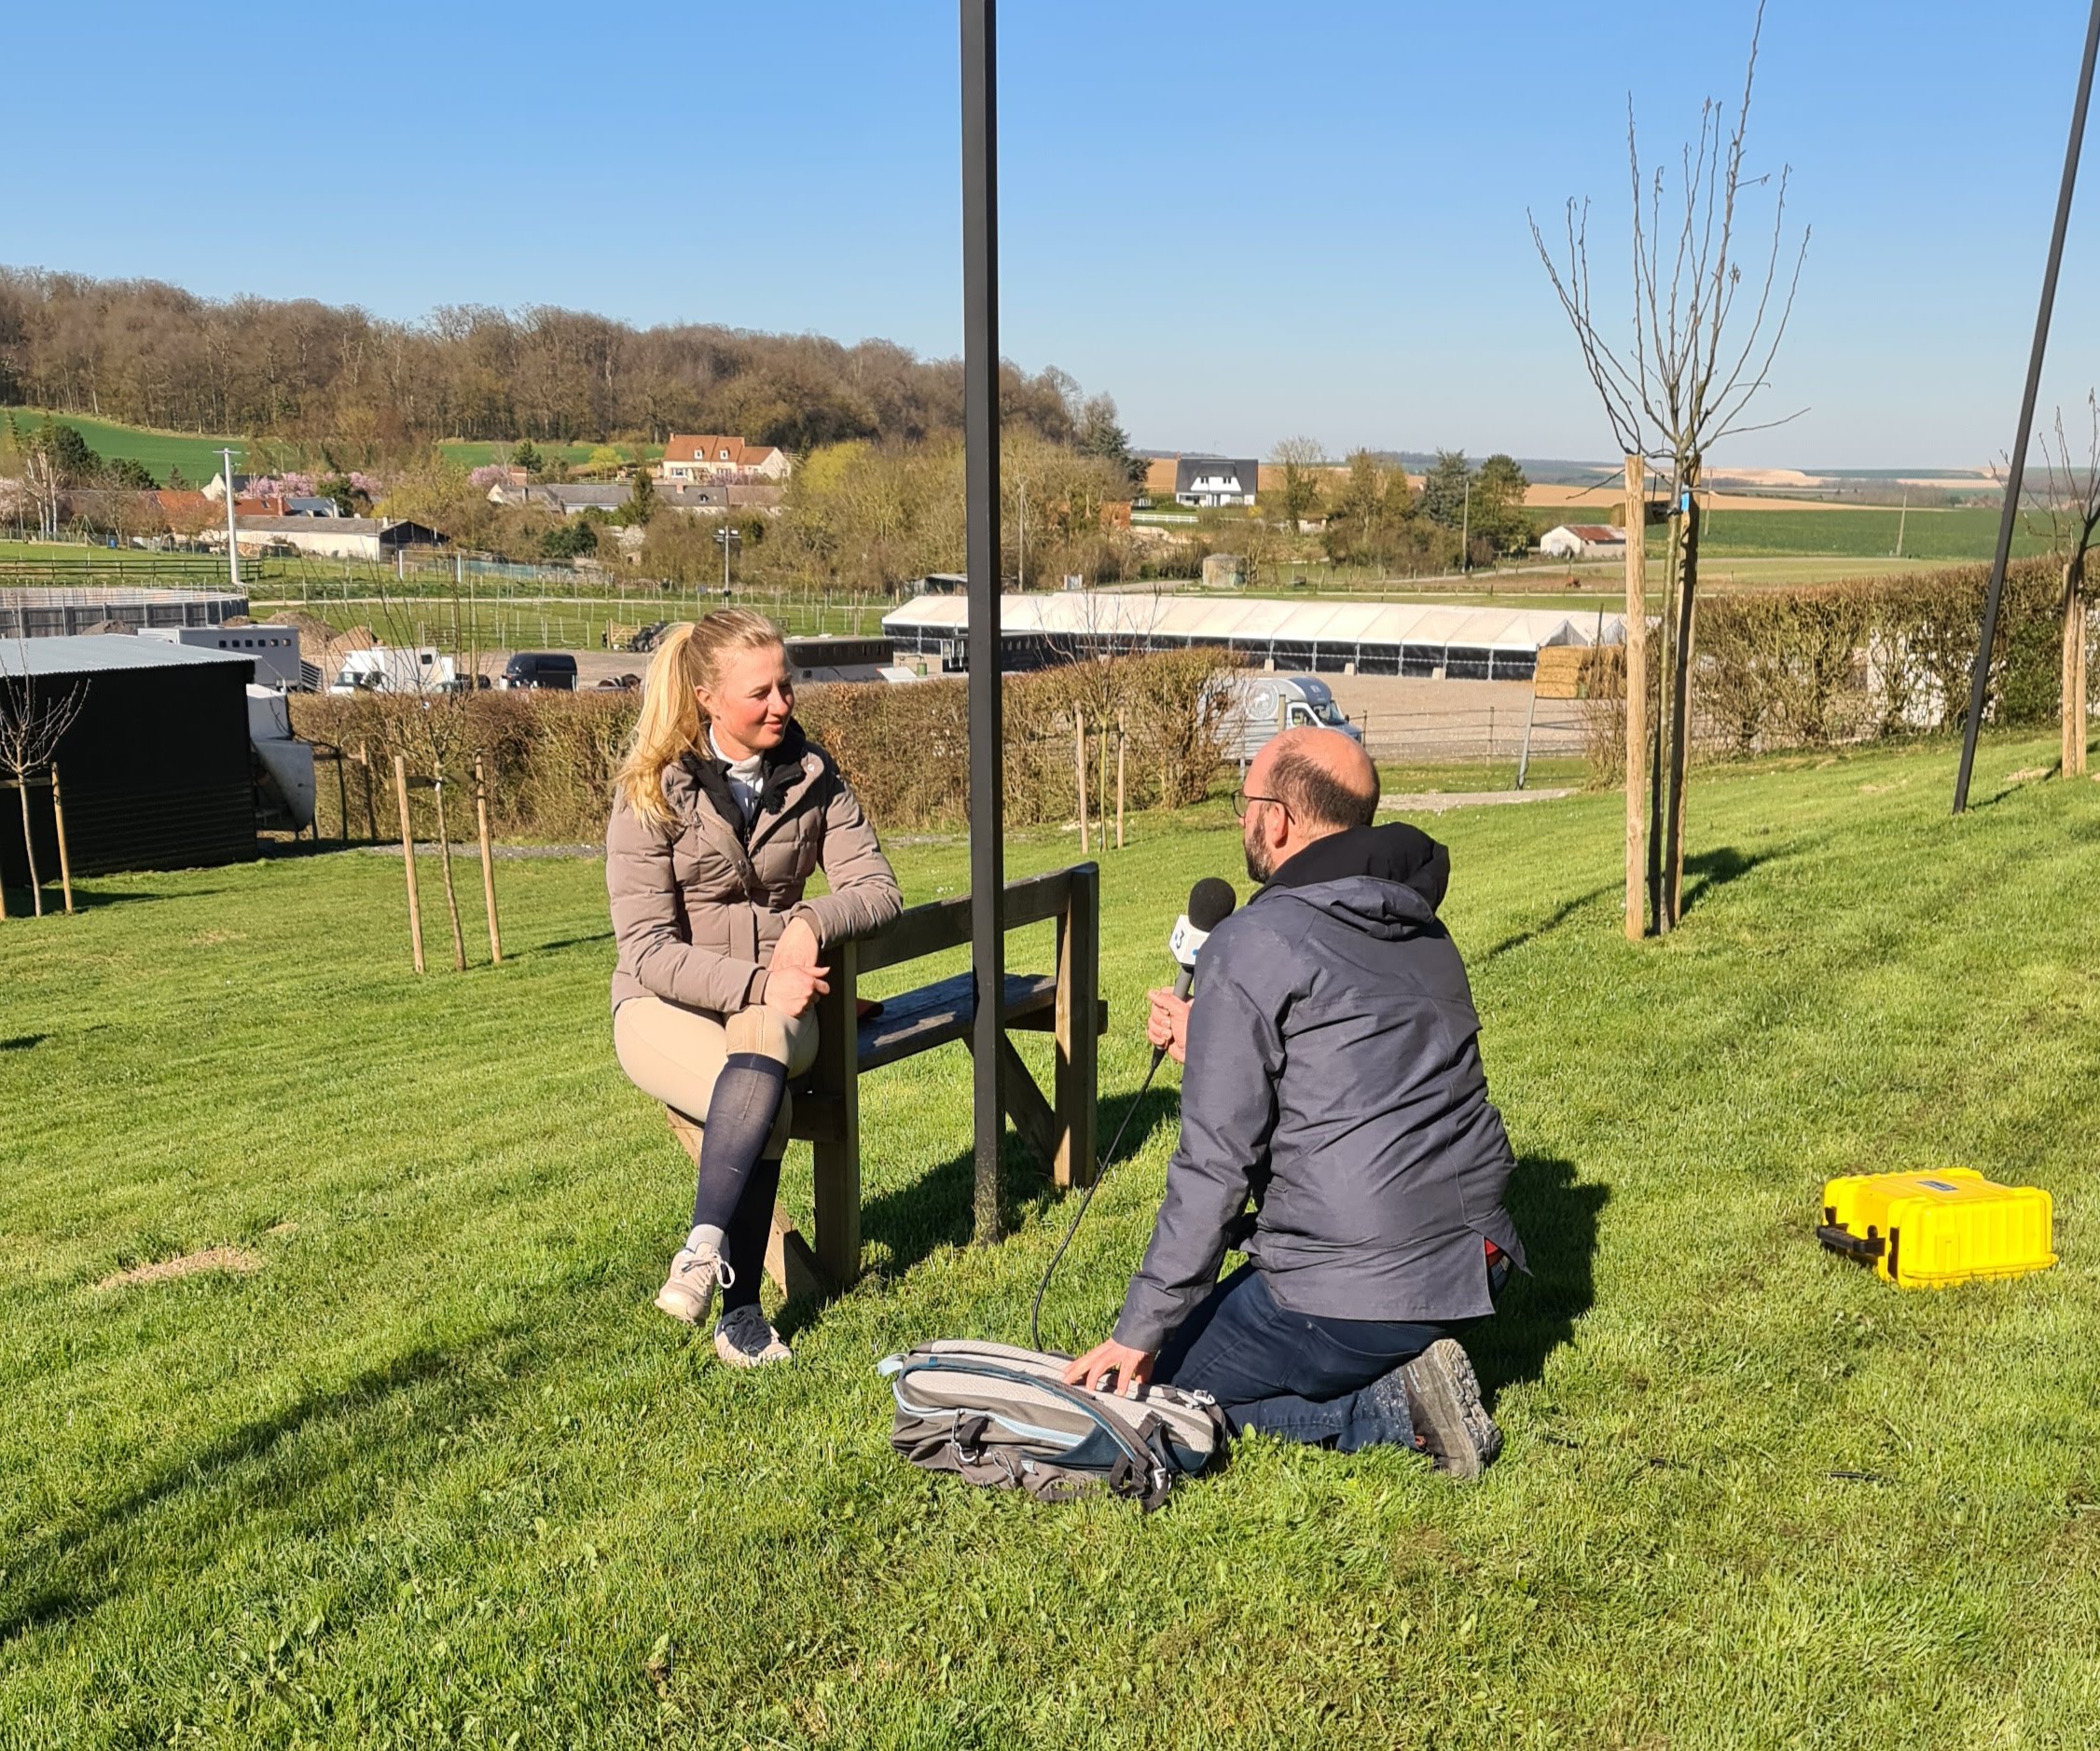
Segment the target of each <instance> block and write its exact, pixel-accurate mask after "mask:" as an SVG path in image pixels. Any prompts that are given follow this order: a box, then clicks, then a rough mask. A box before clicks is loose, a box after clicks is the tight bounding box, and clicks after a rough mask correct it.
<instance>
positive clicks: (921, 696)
mask: <svg viewBox="0 0 2100 1751" xmlns="http://www.w3.org/2000/svg"><path fill="white" fill-rule="evenodd" d="M1223 667H1224V666H1223V664H1222V662H1221V661H1220V659H1219V656H1218V655H1217V654H1216V653H1213V652H1206V651H1192V652H1168V653H1163V654H1159V655H1149V656H1130V657H1121V658H1118V659H1116V660H1114V661H1112V662H1085V663H1075V664H1072V665H1070V666H1069V667H1065V668H1059V669H1044V670H1042V671H1040V672H1038V673H1036V674H1031V675H1012V676H1008V677H1007V678H1006V682H1005V686H1004V698H1005V744H1006V761H1005V778H1006V810H1005V813H1006V820H1007V822H1008V824H1009V825H1012V826H1032V825H1038V824H1041V823H1043V822H1046V821H1060V820H1070V819H1071V817H1072V815H1073V813H1074V811H1075V809H1076V807H1077V797H1076V794H1075V788H1076V779H1075V776H1074V764H1075V761H1074V756H1075V747H1074V735H1073V723H1072V714H1073V711H1074V710H1075V709H1078V710H1085V713H1086V718H1087V724H1088V734H1089V738H1090V755H1089V761H1088V765H1089V768H1090V771H1089V780H1088V781H1089V785H1090V786H1094V785H1096V783H1097V780H1096V779H1095V777H1094V774H1093V770H1092V768H1093V767H1094V765H1095V762H1096V761H1097V760H1098V751H1095V750H1094V749H1093V747H1092V745H1091V738H1093V737H1094V736H1095V735H1097V734H1098V732H1099V731H1100V729H1101V728H1102V727H1103V726H1104V725H1107V726H1109V727H1111V728H1112V727H1113V726H1114V725H1115V724H1116V721H1117V714H1118V713H1119V712H1120V713H1121V714H1122V718H1123V722H1124V724H1126V727H1127V734H1128V742H1127V746H1126V751H1125V753H1126V785H1127V795H1128V801H1129V806H1130V807H1133V808H1147V807H1158V806H1160V805H1162V804H1166V805H1176V804H1181V803H1187V802H1195V801H1200V800H1201V799H1202V797H1203V796H1204V794H1205V793H1206V792H1207V791H1208V789H1209V784H1210V780H1211V778H1212V776H1213V775H1214V774H1215V773H1216V771H1217V769H1218V767H1219V764H1220V757H1221V756H1220V746H1219V736H1218V718H1219V713H1220V710H1221V700H1220V696H1219V691H1218V689H1216V688H1215V687H1213V686H1212V685H1211V684H1210V683H1211V682H1212V681H1213V680H1214V678H1216V677H1217V676H1218V675H1220V674H1222V673H1223ZM637 704H638V699H637V697H636V696H633V695H629V694H613V693H607V694H594V693H581V694H559V693H532V694H527V693H482V694H468V695H460V696H448V697H444V698H439V699H433V700H430V701H428V702H426V701H424V700H422V699H420V698H415V697H398V696H380V695H357V696H334V695H326V694H323V695H303V694H301V695H294V696H293V700H292V713H293V724H294V727H295V729H296V730H297V733H298V734H299V735H300V736H303V737H305V738H308V739H310V740H312V741H316V742H320V743H323V744H325V745H327V746H330V747H340V748H343V749H345V750H346V751H349V752H350V753H351V754H352V756H354V755H356V754H357V753H358V751H360V750H363V751H365V752H366V756H367V759H368V762H369V764H368V765H359V764H357V762H356V761H355V760H354V759H352V762H351V763H350V764H349V765H346V766H345V767H344V780H345V781H344V783H343V785H342V786H341V787H340V793H338V784H337V780H336V773H335V770H334V767H333V765H331V764H330V763H329V762H327V761H326V760H324V761H323V763H322V764H321V766H320V770H319V781H318V785H317V789H318V791H319V793H320V794H319V799H318V800H319V809H320V817H321V821H320V830H321V833H322V835H323V836H324V837H333V836H336V835H337V834H339V832H340V830H341V826H342V817H343V814H344V812H345V807H346V806H347V812H348V815H349V820H350V829H351V834H352V836H353V837H356V836H362V835H363V834H366V832H367V831H368V830H370V831H375V832H376V833H377V834H378V836H379V837H380V838H386V837H389V836H391V835H393V834H396V833H397V832H398V831H399V829H398V824H397V821H398V817H397V814H396V811H395V804H394V755H395V754H396V753H401V754H404V755H406V756H407V758H408V763H409V767H410V770H411V771H414V772H416V773H418V774H423V773H424V769H425V767H427V765H428V764H429V752H430V738H428V736H427V735H423V734H421V733H419V732H420V729H421V725H420V724H419V723H418V718H419V716H420V715H421V714H422V713H425V712H426V711H437V712H444V713H447V714H449V715H450V727H451V728H452V729H453V731H454V737H453V740H454V741H455V744H456V747H455V751H454V753H453V754H452V756H451V757H450V758H449V763H448V773H449V778H450V779H451V781H452V783H453V787H454V788H453V790H452V792H451V796H450V800H449V803H448V807H449V809H450V810H451V824H452V827H453V830H454V832H455V834H464V833H466V832H468V831H470V830H471V827H472V820H473V817H472V793H471V788H470V787H471V784H472V779H473V769H474V760H475V757H476V755H477V754H478V755H480V756H481V758H482V759H483V761H484V763H485V765H486V767H487V769H488V771H489V773H490V828H491V830H492V831H493V832H494V833H495V834H497V835H498V836H499V837H503V838H506V839H525V840H532V841H535V842H540V843H549V844H592V843H596V842H598V841H599V840H601V839H602V838H603V836H604V832H605V818H606V814H607V812H608V810H609V808H610V807H611V799H612V785H613V775H614V774H615V772H616V771H617V770H618V767H619V763H620V755H621V751H622V749H623V748H624V747H625V745H626V742H627V738H628V734H629V730H630V729H631V728H632V727H633V724H634V714H635V710H636V707H637ZM795 709H796V715H797V716H798V717H799V718H800V719H801V721H802V724H803V726H804V727H805V728H806V729H807V730H808V733H809V734H810V735H811V736H812V737H813V738H816V740H817V741H819V742H820V743H822V745H823V747H824V748H826V749H827V750H828V751H830V753H831V755H832V757H833V758H834V759H836V761H837V762H838V765H839V768H840V770H841V771H843V772H844V773H845V774H846V777H847V779H848V780H849V781H850V783H851V784H852V786H853V788H854V789H855V790H856V791H857V792H858V793H860V796H861V800H862V802H863V806H864V807H866V809H867V811H868V814H869V816H870V818H871V819H872V820H875V822H876V823H877V827H878V828H881V829H883V830H886V831H887V830H891V829H898V828H921V827H933V826H946V825H954V824H959V823H960V822H961V821H963V820H966V819H967V818H968V814H969V800H970V756H969V748H970V741H969V723H968V715H969V713H968V690H967V686H966V683H965V682H962V681H960V680H957V681H928V682H915V683H912V684H910V685H904V686H886V685H880V684H875V683H868V684H845V683H839V684H834V685H829V686H814V687H808V688H805V689H804V690H803V692H802V694H801V695H800V696H799V698H798V699H797V701H796V708H795ZM1114 758H1115V751H1114V745H1113V743H1112V744H1111V747H1110V754H1109V761H1110V785H1111V787H1112V786H1113V783H1114ZM367 781H368V785H369V796H370V798H371V807H370V814H369V817H368V816H367ZM1102 801H1103V798H1102V797H1101V795H1100V794H1099V793H1098V789H1096V790H1095V791H1094V792H1093V797H1092V807H1097V808H1098V807H1100V806H1101V804H1102ZM1108 801H1109V806H1110V807H1112V806H1113V790H1112V788H1111V790H1110V792H1109V797H1108ZM410 808H411V814H412V818H413V824H414V828H415V831H416V832H417V833H419V834H424V833H427V832H430V831H432V830H433V826H434V821H435V815H434V812H433V811H432V809H431V807H430V803H429V793H428V792H427V790H418V791H415V792H413V793H411V800H410Z"/></svg>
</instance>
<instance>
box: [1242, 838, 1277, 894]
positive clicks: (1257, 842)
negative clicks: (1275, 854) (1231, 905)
mask: <svg viewBox="0 0 2100 1751" xmlns="http://www.w3.org/2000/svg"><path fill="white" fill-rule="evenodd" d="M1239 848H1240V849H1241V850H1242V851H1244V852H1246V853H1247V874H1248V877H1249V879H1250V880H1253V881H1258V882H1265V881H1267V880H1268V878H1269V877H1270V876H1271V875H1275V874H1276V864H1275V863H1274V862H1272V861H1271V860H1270V858H1269V848H1268V843H1267V841H1265V840H1264V839H1261V838H1258V837H1256V836H1255V834H1254V833H1253V832H1252V831H1251V830H1247V831H1243V832H1242V833H1241V834H1240V835H1239Z"/></svg>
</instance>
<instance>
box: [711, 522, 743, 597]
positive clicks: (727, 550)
mask: <svg viewBox="0 0 2100 1751" xmlns="http://www.w3.org/2000/svg"><path fill="white" fill-rule="evenodd" d="M743 538H744V531H742V530H740V529H734V528H732V527H731V526H730V525H729V524H727V523H725V524H723V525H722V527H721V528H720V529H718V530H716V531H714V545H716V546H717V547H720V548H721V549H722V600H724V601H727V600H729V556H730V554H731V553H733V552H734V551H735V550H736V548H737V547H738V546H739V545H740V544H741V543H742V541H743Z"/></svg>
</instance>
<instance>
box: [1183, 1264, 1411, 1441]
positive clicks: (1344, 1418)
mask: <svg viewBox="0 0 2100 1751" xmlns="http://www.w3.org/2000/svg"><path fill="white" fill-rule="evenodd" d="M1442 1336H1444V1328H1443V1327H1441V1326H1430V1325H1416V1324H1413V1323H1411V1322H1409V1321H1406V1320H1397V1319H1329V1318H1322V1317H1317V1316H1315V1315H1312V1314H1297V1313H1292V1312H1291V1311H1290V1310H1289V1309H1288V1308H1285V1307H1281V1306H1279V1305H1278V1303H1277V1300H1276V1297H1275V1296H1274V1295H1272V1294H1271V1293H1270V1292H1269V1286H1268V1284H1267V1283H1266V1282H1265V1281H1264V1279H1263V1276H1262V1274H1261V1273H1260V1272H1259V1271H1257V1270H1255V1268H1254V1267H1253V1266H1252V1265H1251V1264H1243V1265H1241V1266H1240V1268H1239V1269H1238V1270H1237V1271H1235V1272H1234V1273H1233V1274H1232V1275H1230V1276H1228V1277H1225V1278H1224V1279H1223V1281H1221V1282H1220V1283H1219V1285H1218V1286H1217V1288H1216V1289H1212V1290H1211V1291H1210V1293H1209V1295H1208V1296H1206V1297H1205V1298H1204V1300H1203V1302H1202V1303H1201V1304H1200V1305H1199V1306H1198V1307H1197V1308H1196V1310H1195V1312H1194V1313H1193V1314H1191V1315H1190V1316H1189V1317H1188V1318H1187V1319H1186V1320H1184V1321H1183V1322H1182V1324H1181V1328H1180V1329H1179V1330H1177V1331H1176V1332H1175V1333H1174V1335H1173V1336H1172V1337H1170V1338H1168V1339H1167V1344H1166V1347H1165V1348H1163V1349H1162V1350H1161V1351H1160V1353H1159V1358H1158V1360H1157V1361H1156V1362H1155V1363H1154V1367H1153V1372H1152V1377H1153V1378H1154V1380H1158V1381H1163V1382H1165V1383H1167V1385H1169V1386H1183V1387H1186V1388H1188V1389H1190V1390H1192V1391H1196V1392H1208V1393H1209V1395H1210V1396H1211V1397H1212V1398H1213V1399H1217V1401H1218V1403H1219V1405H1220V1406H1221V1407H1222V1408H1223V1411H1224V1413H1225V1420H1226V1421H1227V1422H1228V1423H1229V1424H1230V1425H1231V1427H1232V1431H1233V1433H1234V1434H1236V1435H1237V1434H1239V1433H1241V1432H1242V1431H1244V1430H1246V1429H1250V1428H1258V1429H1261V1430H1262V1431H1264V1433H1265V1434H1270V1435H1279V1436H1281V1437H1282V1438H1283V1439H1284V1440H1286V1441H1307V1442H1310V1443H1312V1444H1313V1445H1316V1446H1332V1447H1334V1448H1336V1449H1338V1450H1339V1451H1340V1452H1342V1453H1354V1452H1356V1451H1357V1450H1358V1449H1359V1448H1360V1447H1372V1446H1376V1445H1379V1444H1380V1443H1390V1444H1393V1445H1395V1446H1402V1447H1412V1446H1413V1445H1414V1444H1415V1431H1414V1427H1413V1426H1412V1425H1411V1424H1410V1422H1409V1421H1408V1415H1407V1399H1406V1395H1405V1394H1404V1393H1403V1392H1402V1391H1401V1390H1400V1383H1399V1382H1398V1381H1397V1380H1396V1381H1393V1382H1391V1383H1390V1384H1389V1385H1388V1386H1386V1387H1385V1388H1383V1389H1382V1390H1378V1391H1366V1390H1365V1388H1367V1387H1370V1386H1372V1385H1373V1383H1375V1382H1376V1381H1379V1380H1381V1379H1383V1378H1384V1377H1385V1376H1386V1375H1388V1374H1389V1373H1391V1372H1393V1370H1395V1369H1396V1368H1398V1367H1400V1366H1401V1365H1402V1363H1403V1362H1407V1361H1411V1360H1412V1359H1413V1358H1416V1357H1417V1356H1419V1355H1420V1354H1421V1353H1422V1352H1423V1351H1424V1350H1426V1349H1428V1348H1429V1346H1430V1344H1433V1343H1435V1342H1436V1340H1437V1339H1439V1338H1440V1337H1442Z"/></svg>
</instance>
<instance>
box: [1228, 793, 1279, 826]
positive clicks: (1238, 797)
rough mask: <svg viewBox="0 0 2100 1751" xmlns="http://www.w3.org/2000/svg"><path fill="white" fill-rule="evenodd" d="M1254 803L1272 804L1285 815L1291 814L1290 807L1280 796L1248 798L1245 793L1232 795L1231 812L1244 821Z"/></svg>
mask: <svg viewBox="0 0 2100 1751" xmlns="http://www.w3.org/2000/svg"><path fill="white" fill-rule="evenodd" d="M1256 803H1274V804H1275V805H1276V806H1277V807H1278V808H1280V809H1281V810H1282V811H1283V812H1284V813H1285V814H1286V815H1288V814H1289V813H1290V812H1291V805H1290V804H1289V803H1287V802H1285V801H1284V800H1283V798H1282V797H1280V796H1250V795H1249V794H1248V793H1247V792H1245V791H1235V792H1234V793H1233V798H1232V812H1233V813H1234V814H1235V815H1237V817H1238V818H1239V819H1240V820H1246V819H1247V811H1248V810H1249V809H1250V808H1251V807H1254V805H1255V804H1256Z"/></svg>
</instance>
